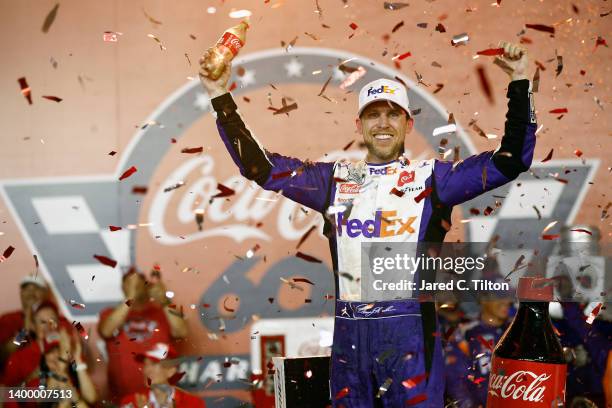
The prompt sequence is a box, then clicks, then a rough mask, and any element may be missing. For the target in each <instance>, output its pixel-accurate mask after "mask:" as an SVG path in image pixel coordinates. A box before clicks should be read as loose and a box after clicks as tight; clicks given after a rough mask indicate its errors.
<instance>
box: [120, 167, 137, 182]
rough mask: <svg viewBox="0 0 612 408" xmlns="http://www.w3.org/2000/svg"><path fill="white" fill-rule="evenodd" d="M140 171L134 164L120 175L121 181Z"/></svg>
mask: <svg viewBox="0 0 612 408" xmlns="http://www.w3.org/2000/svg"><path fill="white" fill-rule="evenodd" d="M137 171H138V169H137V168H136V167H134V166H132V167H130V168H129V169H127V170H126V171H124V172H123V174H122V175H121V176H120V177H119V181H121V180H124V179H126V178H128V177H130V176H131V175H132V174H134V173H136V172H137Z"/></svg>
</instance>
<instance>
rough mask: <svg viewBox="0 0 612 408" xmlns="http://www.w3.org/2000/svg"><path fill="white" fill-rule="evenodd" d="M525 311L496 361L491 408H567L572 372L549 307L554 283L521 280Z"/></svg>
mask: <svg viewBox="0 0 612 408" xmlns="http://www.w3.org/2000/svg"><path fill="white" fill-rule="evenodd" d="M517 294H518V298H519V301H520V306H519V309H518V312H517V313H516V316H515V317H514V320H513V321H512V323H511V324H510V326H509V327H508V329H507V330H506V332H505V333H504V334H503V336H502V337H501V339H500V340H499V342H498V343H497V346H496V347H495V351H494V352H493V359H492V361H491V375H490V377H489V388H488V392H487V408H510V407H512V408H527V407H529V408H535V407H546V408H550V407H553V408H556V407H563V406H564V404H565V379H566V370H567V366H566V364H565V359H564V357H563V349H562V347H561V343H560V342H559V339H558V338H557V335H556V334H555V332H554V328H553V325H552V322H551V320H550V316H549V315H548V302H550V301H552V300H553V281H552V280H551V279H543V278H530V277H523V278H520V279H519V284H518V289H517Z"/></svg>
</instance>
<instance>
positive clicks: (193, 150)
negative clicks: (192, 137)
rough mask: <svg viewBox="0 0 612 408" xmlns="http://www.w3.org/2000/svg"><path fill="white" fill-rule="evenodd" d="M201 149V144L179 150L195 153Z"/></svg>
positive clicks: (202, 149)
mask: <svg viewBox="0 0 612 408" xmlns="http://www.w3.org/2000/svg"><path fill="white" fill-rule="evenodd" d="M203 151H204V147H203V146H199V147H185V148H184V149H182V150H181V153H188V154H196V153H202V152H203Z"/></svg>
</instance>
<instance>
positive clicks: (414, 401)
mask: <svg viewBox="0 0 612 408" xmlns="http://www.w3.org/2000/svg"><path fill="white" fill-rule="evenodd" d="M425 400H427V394H419V395H417V396H416V397H413V398H410V399H409V400H406V406H411V405H416V404H418V403H421V402H423V401H425Z"/></svg>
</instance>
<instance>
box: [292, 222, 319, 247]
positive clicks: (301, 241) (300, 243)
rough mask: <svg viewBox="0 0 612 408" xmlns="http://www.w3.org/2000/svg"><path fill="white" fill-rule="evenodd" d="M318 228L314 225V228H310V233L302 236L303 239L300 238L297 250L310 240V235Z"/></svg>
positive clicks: (307, 232)
mask: <svg viewBox="0 0 612 408" xmlns="http://www.w3.org/2000/svg"><path fill="white" fill-rule="evenodd" d="M316 228H317V227H315V226H314V225H313V226H312V227H310V228H309V229H308V231H306V232H305V233H304V235H302V238H300V241H299V242H298V243H297V245H296V246H295V249H298V248H299V247H300V246H301V245H302V244H303V243H304V241H306V240H307V239H308V237H309V236H310V234H312V232H313V231H314V230H315V229H316Z"/></svg>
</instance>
